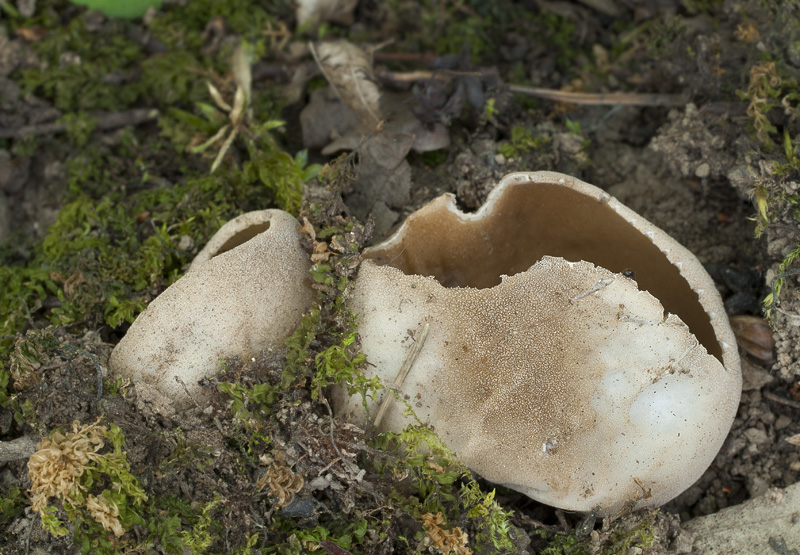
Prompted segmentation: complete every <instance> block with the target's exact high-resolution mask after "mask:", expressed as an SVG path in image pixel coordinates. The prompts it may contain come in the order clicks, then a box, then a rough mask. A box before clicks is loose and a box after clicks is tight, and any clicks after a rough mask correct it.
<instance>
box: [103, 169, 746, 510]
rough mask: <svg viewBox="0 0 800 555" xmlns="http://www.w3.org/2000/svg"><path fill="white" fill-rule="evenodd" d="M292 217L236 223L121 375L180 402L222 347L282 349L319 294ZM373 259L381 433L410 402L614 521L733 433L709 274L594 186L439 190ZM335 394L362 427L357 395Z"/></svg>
mask: <svg viewBox="0 0 800 555" xmlns="http://www.w3.org/2000/svg"><path fill="white" fill-rule="evenodd" d="M297 228H298V224H297V221H296V220H294V218H292V217H291V216H289V215H288V214H285V213H282V212H280V211H278V210H269V211H263V212H257V213H251V214H246V215H244V216H241V217H240V218H237V219H236V220H234V221H232V222H230V223H229V224H226V226H225V227H223V229H222V230H220V233H218V235H217V236H215V237H214V238H213V239H212V241H211V243H209V246H208V247H207V248H206V251H204V252H203V253H201V255H198V259H196V261H195V264H194V265H193V266H192V269H191V270H190V271H189V272H188V273H187V275H186V276H184V277H183V278H181V279H180V280H178V282H176V283H175V284H174V285H173V286H171V287H170V288H169V289H167V290H166V291H165V292H164V293H163V294H162V295H161V296H160V297H159V298H158V299H156V300H155V301H154V302H153V303H152V304H151V305H150V307H148V309H147V310H146V311H145V312H144V313H143V314H142V315H141V316H140V317H139V318H138V319H137V320H136V322H135V323H134V324H133V326H132V327H131V329H130V331H129V332H128V334H127V335H126V337H125V338H124V339H123V340H122V342H120V344H119V345H118V346H117V348H116V349H115V350H114V352H113V353H112V357H111V360H110V362H109V365H110V367H111V369H112V371H114V372H116V373H117V374H119V375H126V376H131V377H134V378H137V379H138V383H137V388H142V387H143V391H144V393H145V394H146V396H148V397H150V398H155V399H158V402H159V403H162V404H160V405H158V406H157V409H158V410H162V411H164V412H173V411H174V409H175V408H176V407H178V408H180V407H181V406H186V401H187V399H188V398H187V396H186V389H184V386H185V387H186V388H188V391H189V392H190V393H192V394H195V393H198V392H199V387H198V385H197V382H198V380H199V379H201V378H205V377H209V376H211V375H213V374H214V373H215V372H216V368H217V363H218V360H219V359H221V358H224V357H228V356H233V355H236V354H244V355H247V354H250V353H253V352H255V351H256V350H258V349H263V348H265V347H277V346H279V344H280V342H281V341H282V340H283V339H284V338H285V337H286V336H288V334H289V333H291V331H292V328H293V327H294V326H296V324H297V323H298V322H299V318H300V315H301V313H302V312H303V310H304V309H305V308H306V307H307V306H308V305H309V304H310V303H311V302H312V300H313V292H312V289H311V286H310V284H309V281H308V269H309V268H310V259H309V256H308V255H307V254H306V253H304V252H303V251H302V249H301V248H300V236H299V232H298V231H297ZM220 253H221V254H220ZM364 258H365V260H364V262H363V263H362V265H361V268H360V269H359V274H358V276H357V278H356V282H355V287H354V295H353V298H352V299H350V301H349V306H350V308H351V309H352V310H353V312H354V313H356V314H357V315H358V331H359V334H360V336H361V340H362V349H363V351H364V353H365V354H366V355H367V359H368V361H369V363H370V364H369V365H368V367H367V372H368V373H371V374H375V375H378V376H379V377H380V379H381V380H382V381H383V383H384V384H385V385H386V386H387V387H388V388H394V389H396V390H397V393H399V397H400V399H396V398H395V397H394V395H392V394H390V393H388V392H387V393H385V394H383V395H380V396H379V398H378V399H377V400H375V401H373V402H371V403H370V409H371V410H370V416H371V418H372V419H373V423H374V424H376V425H377V427H378V428H379V429H382V430H383V429H391V430H400V429H402V428H403V427H404V426H405V425H407V424H409V423H411V422H412V419H410V418H409V417H408V416H406V415H405V414H404V412H405V409H406V405H408V406H410V407H411V408H413V409H414V412H415V413H416V416H417V417H418V418H419V419H420V420H422V421H423V422H425V423H427V424H430V425H431V426H432V427H433V428H434V429H435V430H436V431H437V432H438V434H439V435H440V437H441V438H442V440H443V441H444V442H445V443H446V444H447V445H448V446H449V447H450V448H451V449H453V450H454V451H455V452H456V453H457V454H458V455H459V456H460V457H461V459H462V460H463V462H464V463H465V464H466V465H467V466H469V467H470V468H472V469H473V470H475V471H476V472H478V473H479V474H481V475H483V476H484V477H485V478H486V479H488V480H491V481H493V482H497V483H501V484H504V485H506V486H508V487H511V488H514V489H516V490H519V491H521V492H523V493H525V494H527V495H529V496H530V497H532V498H534V499H537V500H540V501H542V502H545V503H548V504H551V505H554V506H557V507H562V508H565V509H570V510H579V511H590V510H593V509H595V508H597V507H599V508H600V511H601V512H602V513H604V514H607V513H611V512H614V511H616V510H618V509H620V508H621V507H622V506H623V505H625V504H626V503H627V502H633V501H635V502H636V506H637V507H646V506H656V505H659V504H662V503H664V502H666V501H668V500H669V499H671V498H673V497H674V496H676V495H678V494H679V493H680V492H682V491H683V490H684V489H686V488H688V487H689V486H690V485H691V484H692V483H693V482H694V481H695V480H696V479H697V478H698V477H699V476H700V475H701V474H702V472H703V471H704V470H705V469H706V468H707V467H708V465H709V464H710V463H711V461H712V460H713V458H714V456H715V455H716V453H717V451H718V450H719V448H720V446H721V445H722V442H723V440H724V439H725V437H726V435H727V433H728V430H729V428H730V426H731V423H732V421H733V417H734V416H735V413H736V408H737V406H738V403H739V396H740V390H741V371H740V368H739V357H738V353H737V350H736V343H735V339H734V336H733V333H732V331H731V329H730V326H729V324H728V321H727V318H726V315H725V311H724V309H723V306H722V302H721V299H720V297H719V295H718V293H717V291H716V289H715V287H714V284H713V282H712V280H711V278H710V277H709V276H708V275H707V274H706V272H705V271H704V270H703V268H702V266H701V265H700V263H699V262H698V260H697V259H696V258H695V257H694V256H693V255H692V254H691V253H689V252H688V251H687V250H686V249H684V248H683V247H681V246H680V245H679V244H678V243H677V242H675V241H674V240H673V239H671V238H670V237H669V236H667V235H666V234H665V233H664V232H663V231H661V230H659V229H658V228H656V227H655V226H653V225H652V224H650V223H649V222H647V221H646V220H644V219H643V218H641V217H640V216H638V215H636V214H635V213H633V212H632V211H631V210H630V209H628V208H626V207H625V206H623V205H621V204H620V203H619V202H618V201H617V200H616V199H614V198H613V197H611V196H609V195H608V194H606V193H605V192H603V191H602V190H600V189H598V188H596V187H593V186H592V185H588V184H586V183H583V182H582V181H579V180H577V179H574V178H572V177H568V176H565V175H562V174H557V173H551V172H536V173H516V174H511V175H508V176H506V177H505V178H504V179H503V180H502V181H501V182H500V184H499V185H498V186H497V187H496V188H495V190H494V191H492V193H491V194H490V195H489V198H488V200H487V202H486V204H485V205H484V206H483V207H482V208H481V209H480V210H479V211H478V212H477V213H475V214H465V213H462V212H460V211H459V210H458V209H457V208H456V205H455V199H454V197H453V196H452V195H444V196H442V197H439V198H438V199H435V200H434V201H432V202H431V203H430V204H428V205H427V206H425V207H424V208H422V209H421V210H419V211H418V212H416V213H414V214H412V215H411V216H410V217H409V218H408V219H407V221H406V222H405V223H404V224H403V226H402V227H401V228H400V229H399V230H398V231H397V232H396V233H395V234H394V235H393V236H392V237H391V238H389V239H388V240H386V241H385V242H383V243H381V244H380V245H377V246H375V247H373V248H370V249H367V251H365V253H364ZM176 377H178V378H180V379H181V382H183V383H179V382H177V381H176V379H175V378H176ZM333 394H334V404H335V408H336V410H337V412H338V414H339V415H340V416H342V417H345V418H349V419H351V420H353V421H355V422H361V423H365V422H366V420H367V417H366V414H365V412H364V410H363V406H362V402H361V399H360V397H357V398H356V397H353V398H350V397H348V396H347V394H346V393H345V392H343V391H342V390H337V391H334V392H333ZM170 403H174V404H175V406H171V405H170Z"/></svg>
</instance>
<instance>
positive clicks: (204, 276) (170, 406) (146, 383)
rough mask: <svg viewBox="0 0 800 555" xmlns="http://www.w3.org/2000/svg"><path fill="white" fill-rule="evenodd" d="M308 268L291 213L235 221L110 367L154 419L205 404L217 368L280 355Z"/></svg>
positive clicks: (305, 298)
mask: <svg viewBox="0 0 800 555" xmlns="http://www.w3.org/2000/svg"><path fill="white" fill-rule="evenodd" d="M310 268H311V260H310V259H309V257H308V254H306V253H305V251H304V250H303V249H302V247H301V246H300V232H299V231H298V225H297V220H296V219H294V217H292V216H291V215H290V214H287V213H286V212H283V211H282V210H262V211H258V212H248V213H247V214H243V215H241V216H239V217H237V218H234V219H233V220H231V221H230V222H228V223H226V224H225V225H224V226H222V227H221V228H220V230H219V231H218V232H217V233H216V234H215V235H214V237H212V239H211V241H209V243H208V244H207V245H206V247H205V248H204V249H203V250H202V251H200V253H199V254H198V255H197V256H196V257H195V259H194V261H193V262H192V266H191V267H190V268H189V271H188V272H187V273H186V275H184V276H183V277H182V278H180V279H179V280H178V281H176V282H175V283H174V284H172V285H171V286H170V287H168V288H167V290H166V291H164V292H163V293H161V295H159V296H158V297H157V298H156V299H155V300H154V301H153V302H152V303H150V305H149V306H148V307H147V309H146V310H145V311H144V312H142V313H141V314H140V315H139V317H138V318H136V321H135V322H134V323H133V325H132V326H131V327H130V329H129V330H128V333H127V334H126V335H125V337H124V338H122V341H120V342H119V344H118V345H117V346H116V347H115V348H114V350H113V351H112V353H111V358H110V359H109V361H108V365H109V368H110V369H111V371H112V372H113V373H115V374H116V375H118V376H125V377H129V378H132V379H133V380H134V381H135V383H136V391H137V393H138V394H139V395H140V397H141V398H143V399H144V400H145V401H147V402H148V403H150V404H151V405H152V408H153V410H155V411H156V412H159V413H162V414H169V415H171V414H174V413H175V412H176V411H179V410H182V409H185V408H187V407H189V406H192V404H193V402H198V401H201V400H202V399H203V397H205V396H206V394H205V391H207V390H204V389H203V388H202V387H201V386H200V385H199V382H200V381H201V380H203V379H204V378H211V377H213V376H214V375H216V374H217V372H218V371H219V368H220V362H221V361H222V360H224V359H227V358H230V357H234V356H251V355H254V354H257V353H258V352H259V351H261V350H263V349H268V348H273V349H276V350H282V349H283V342H284V340H285V339H286V338H287V337H288V336H289V335H290V334H291V333H292V331H294V328H295V327H297V324H298V323H299V322H300V318H301V317H302V315H303V312H304V311H305V310H306V309H307V308H309V307H310V306H311V303H312V302H313V300H314V293H313V291H312V289H311V283H310V282H311V279H310V275H309V269H310Z"/></svg>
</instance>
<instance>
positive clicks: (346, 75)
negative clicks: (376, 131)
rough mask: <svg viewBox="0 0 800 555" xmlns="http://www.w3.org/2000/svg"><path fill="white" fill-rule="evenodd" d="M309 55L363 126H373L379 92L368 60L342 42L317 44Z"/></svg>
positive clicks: (369, 58) (361, 52)
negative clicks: (312, 55)
mask: <svg viewBox="0 0 800 555" xmlns="http://www.w3.org/2000/svg"><path fill="white" fill-rule="evenodd" d="M311 52H312V53H313V54H314V58H315V59H316V61H317V64H318V65H319V68H320V70H321V71H322V73H323V74H324V75H325V79H327V80H328V83H330V85H331V87H333V89H334V90H335V91H336V94H338V95H339V98H341V99H342V102H344V104H345V105H347V107H348V108H350V109H351V110H353V111H355V112H356V113H358V114H359V116H361V119H362V121H363V122H364V123H371V124H372V125H377V123H378V122H379V121H380V120H381V109H380V99H381V92H380V90H379V89H378V85H377V83H376V79H375V76H374V75H373V73H372V57H371V56H370V55H368V54H367V53H366V52H364V51H363V50H362V49H360V48H359V47H358V46H356V45H355V44H352V43H350V42H348V41H346V40H337V41H332V42H322V43H317V44H316V45H313V46H312V48H311Z"/></svg>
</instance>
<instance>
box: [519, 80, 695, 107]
mask: <svg viewBox="0 0 800 555" xmlns="http://www.w3.org/2000/svg"><path fill="white" fill-rule="evenodd" d="M509 89H510V90H511V92H515V93H519V94H527V95H528V96H538V97H539V98H546V99H548V100H555V101H557V102H567V103H569V104H591V105H595V106H617V105H623V104H626V105H629V106H683V105H684V104H686V102H687V99H686V97H685V96H683V95H681V94H660V93H625V92H622V93H578V92H567V91H559V90H555V89H543V88H540V87H528V86H525V85H509Z"/></svg>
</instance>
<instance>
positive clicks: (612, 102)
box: [375, 70, 688, 106]
mask: <svg viewBox="0 0 800 555" xmlns="http://www.w3.org/2000/svg"><path fill="white" fill-rule="evenodd" d="M375 73H376V75H377V76H378V77H380V78H381V79H383V80H385V81H391V82H394V83H408V82H410V81H424V80H428V79H438V80H442V81H447V80H449V79H451V78H452V77H453V76H456V77H458V76H461V75H469V76H480V73H478V72H467V71H449V70H438V71H408V72H400V71H386V70H382V71H381V70H377V71H376V72H375ZM508 88H509V90H510V91H511V92H514V93H518V94H526V95H528V96H537V97H539V98H546V99H548V100H554V101H556V102H567V103H569V104H586V105H594V106H618V105H628V106H683V105H684V104H686V102H687V101H688V100H687V98H686V97H685V96H683V95H681V94H665V93H664V94H662V93H627V92H617V93H579V92H568V91H560V90H557V89H545V88H541V87H529V86H527V85H509V86H508Z"/></svg>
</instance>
